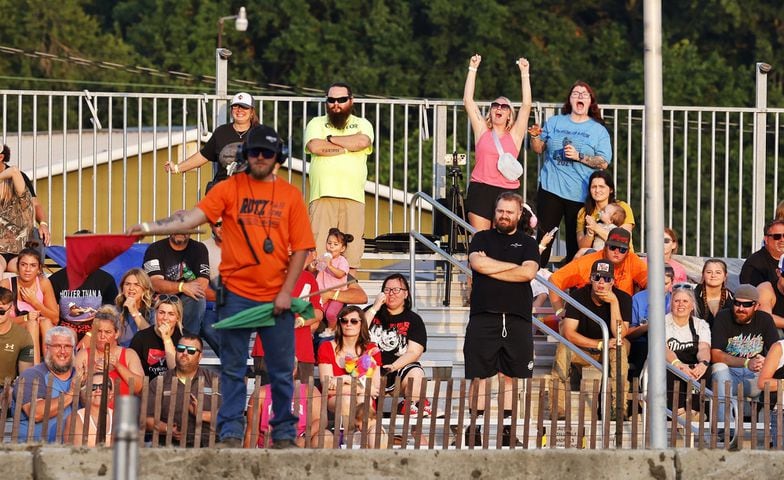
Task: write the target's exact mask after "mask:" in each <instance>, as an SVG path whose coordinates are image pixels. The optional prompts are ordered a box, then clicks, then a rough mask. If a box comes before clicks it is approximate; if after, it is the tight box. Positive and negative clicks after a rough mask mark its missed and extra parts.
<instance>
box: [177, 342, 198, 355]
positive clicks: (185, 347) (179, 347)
mask: <svg viewBox="0 0 784 480" xmlns="http://www.w3.org/2000/svg"><path fill="white" fill-rule="evenodd" d="M176 348H177V353H185V352H188V355H196V352H201V349H199V348H196V347H190V346H188V345H183V344H181V343H178V344H177V347H176Z"/></svg>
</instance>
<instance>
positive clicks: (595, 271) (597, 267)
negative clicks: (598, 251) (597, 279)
mask: <svg viewBox="0 0 784 480" xmlns="http://www.w3.org/2000/svg"><path fill="white" fill-rule="evenodd" d="M614 272H615V269H614V268H613V264H612V263H610V262H608V261H607V260H603V259H600V260H597V261H595V262H593V266H592V267H591V276H594V275H599V276H602V277H604V278H606V279H612V278H613V276H614V275H615V273H614Z"/></svg>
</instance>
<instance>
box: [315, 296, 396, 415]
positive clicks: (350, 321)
mask: <svg viewBox="0 0 784 480" xmlns="http://www.w3.org/2000/svg"><path fill="white" fill-rule="evenodd" d="M363 355H369V356H371V357H372V361H373V362H374V363H375V365H376V368H374V369H373V371H372V373H371V374H370V376H369V378H368V377H367V376H365V375H359V372H360V369H359V368H358V365H359V363H360V361H361V360H362V357H363ZM318 361H319V366H318V367H319V378H320V379H322V381H324V382H326V384H322V393H324V392H326V394H327V408H329V410H330V411H331V412H334V411H335V399H336V394H337V379H338V378H342V379H343V387H342V392H344V393H343V399H342V404H341V414H342V415H344V416H345V415H348V411H349V404H350V392H351V380H352V378H357V379H358V380H359V382H358V383H357V390H356V392H357V399H356V400H357V404H359V403H360V402H362V401H363V400H362V399H363V398H364V396H365V388H370V395H371V396H372V397H373V398H375V397H377V396H378V392H379V386H380V384H381V374H380V372H379V370H380V368H379V367H380V366H381V365H382V361H381V352H380V351H379V349H378V347H377V346H376V344H375V343H373V342H371V341H370V333H369V332H368V325H367V322H366V321H365V315H364V312H362V309H361V308H359V307H358V306H356V305H349V306H347V307H344V308H343V310H341V311H340V313H339V314H338V323H337V329H336V330H335V339H334V340H331V341H329V342H323V343H322V344H321V345H320V346H319V350H318ZM365 373H367V372H365Z"/></svg>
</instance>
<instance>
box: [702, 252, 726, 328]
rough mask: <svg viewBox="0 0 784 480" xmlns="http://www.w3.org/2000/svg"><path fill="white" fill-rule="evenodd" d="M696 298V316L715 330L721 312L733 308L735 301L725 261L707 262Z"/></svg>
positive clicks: (710, 260)
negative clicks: (728, 280) (714, 325)
mask: <svg viewBox="0 0 784 480" xmlns="http://www.w3.org/2000/svg"><path fill="white" fill-rule="evenodd" d="M694 296H695V297H696V298H697V303H696V304H695V306H694V314H695V315H697V316H698V317H700V318H703V319H705V321H706V322H708V326H710V327H711V328H713V322H714V321H715V320H716V314H718V313H719V310H721V309H723V308H729V307H731V306H732V301H733V300H734V299H735V297H734V296H733V294H732V292H731V291H730V289H729V288H727V264H726V263H724V260H719V259H718V258H711V259H708V260H706V261H705V264H704V265H703V266H702V281H701V282H700V283H699V284H697V288H696V289H695V290H694Z"/></svg>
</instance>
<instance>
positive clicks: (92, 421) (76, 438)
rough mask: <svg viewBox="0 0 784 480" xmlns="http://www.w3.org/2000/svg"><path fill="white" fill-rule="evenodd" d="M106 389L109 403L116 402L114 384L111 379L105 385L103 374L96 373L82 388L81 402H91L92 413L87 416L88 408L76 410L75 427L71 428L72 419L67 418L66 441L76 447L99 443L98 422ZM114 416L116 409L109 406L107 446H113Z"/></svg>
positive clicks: (105, 443) (91, 445) (83, 403)
mask: <svg viewBox="0 0 784 480" xmlns="http://www.w3.org/2000/svg"><path fill="white" fill-rule="evenodd" d="M104 389H106V393H107V395H108V397H107V399H108V405H112V404H114V385H113V383H112V381H111V380H109V382H108V383H106V384H105V385H104V383H103V375H102V374H95V375H93V377H92V381H91V382H88V383H87V385H85V386H84V387H83V388H82V392H81V395H80V397H81V402H82V405H87V404H88V403H89V404H90V415H89V417H87V418H85V417H86V416H87V408H86V407H82V408H80V409H79V410H77V411H76V419H75V420H74V429H73V430H71V419H70V418H67V419H66V420H65V441H66V443H71V444H73V446H75V447H81V446H86V447H94V446H96V445H97V443H98V423H99V421H100V415H101V395H102V393H103V391H104ZM113 418H114V409H113V408H112V407H108V408H107V409H106V420H105V421H106V440H105V442H104V445H105V446H107V447H110V446H112V423H113V422H112V420H113ZM85 422H86V423H87V425H88V426H87V437H84V424H85Z"/></svg>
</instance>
